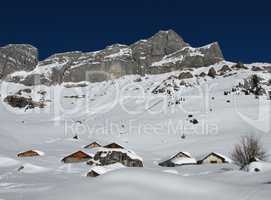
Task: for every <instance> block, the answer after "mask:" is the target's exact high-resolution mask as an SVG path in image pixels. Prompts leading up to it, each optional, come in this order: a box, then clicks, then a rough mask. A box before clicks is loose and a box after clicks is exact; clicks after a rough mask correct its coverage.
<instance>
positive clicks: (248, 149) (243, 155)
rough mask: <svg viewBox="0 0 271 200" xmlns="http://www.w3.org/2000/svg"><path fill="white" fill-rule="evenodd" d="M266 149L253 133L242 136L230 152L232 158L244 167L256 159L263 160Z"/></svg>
mask: <svg viewBox="0 0 271 200" xmlns="http://www.w3.org/2000/svg"><path fill="white" fill-rule="evenodd" d="M266 157H267V154H266V151H265V150H264V147H263V145H262V143H261V141H260V139H259V138H258V137H256V136H254V135H250V136H243V137H242V138H241V140H240V143H239V144H236V145H235V147H234V149H233V152H232V154H231V158H232V160H233V161H234V162H235V163H236V164H237V165H238V166H240V167H241V169H244V168H245V167H246V166H247V165H248V164H250V163H251V162H253V161H255V160H256V159H259V160H265V159H266Z"/></svg>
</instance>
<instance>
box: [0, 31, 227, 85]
mask: <svg viewBox="0 0 271 200" xmlns="http://www.w3.org/2000/svg"><path fill="white" fill-rule="evenodd" d="M26 47H29V49H28V51H18V50H17V51H15V50H14V51H12V52H14V53H13V54H12V55H14V56H13V57H14V60H15V62H17V60H18V62H19V63H23V64H24V65H22V64H21V65H13V66H12V67H9V66H7V67H3V68H4V74H5V75H7V74H10V75H9V76H8V80H10V81H16V82H21V83H23V84H25V85H34V84H47V85H50V84H59V83H62V82H80V81H90V82H97V81H103V80H108V79H115V78H119V77H121V76H123V75H128V74H140V75H144V74H158V73H165V72H170V71H173V70H181V69H183V68H195V67H203V66H209V65H211V64H214V63H217V62H219V61H221V60H223V55H222V52H221V50H220V47H219V45H218V43H212V44H210V45H207V46H204V47H201V48H193V47H191V46H190V45H189V44H188V43H186V42H184V40H183V39H182V38H181V37H180V36H179V35H178V34H177V33H175V32H174V31H172V30H169V31H159V32H158V33H156V34H155V35H154V36H152V37H150V38H149V39H146V40H140V41H138V42H136V43H134V44H131V45H130V46H128V45H121V44H115V45H111V46H108V47H106V48H105V49H103V50H101V51H97V52H86V53H85V52H78V51H76V52H67V53H61V54H55V55H53V56H51V57H49V58H47V59H46V60H44V61H41V62H39V63H38V64H37V51H36V50H35V48H32V49H31V48H30V46H26ZM0 55H1V56H2V54H1V52H0ZM3 55H4V54H3ZM17 55H20V56H17ZM15 56H16V57H15ZM31 58H32V59H31ZM21 60H23V61H21ZM0 63H1V60H0ZM36 64H37V66H36ZM0 66H1V65H0ZM3 66H4V65H3ZM15 66H16V67H15ZM35 66H36V67H35ZM0 69H2V67H1V68H0ZM19 70H20V71H21V70H23V71H25V73H23V72H17V71H19ZM2 71H3V70H2ZM13 72H15V73H13Z"/></svg>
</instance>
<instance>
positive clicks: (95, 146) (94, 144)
mask: <svg viewBox="0 0 271 200" xmlns="http://www.w3.org/2000/svg"><path fill="white" fill-rule="evenodd" d="M97 147H101V145H100V144H99V143H97V142H92V143H90V144H88V145H86V146H84V148H85V149H93V148H97Z"/></svg>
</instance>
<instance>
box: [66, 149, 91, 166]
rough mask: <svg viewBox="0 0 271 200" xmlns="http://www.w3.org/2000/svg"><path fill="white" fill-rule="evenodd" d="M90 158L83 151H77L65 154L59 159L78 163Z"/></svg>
mask: <svg viewBox="0 0 271 200" xmlns="http://www.w3.org/2000/svg"><path fill="white" fill-rule="evenodd" d="M91 158H92V157H91V156H90V155H88V154H86V153H85V152H83V151H77V152H75V153H72V154H71V155H68V156H66V157H65V158H63V159H62V160H61V161H62V162H64V163H78V162H85V161H88V160H89V159H91Z"/></svg>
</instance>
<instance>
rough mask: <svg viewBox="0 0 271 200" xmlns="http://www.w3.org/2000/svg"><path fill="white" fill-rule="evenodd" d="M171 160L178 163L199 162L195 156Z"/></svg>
mask: <svg viewBox="0 0 271 200" xmlns="http://www.w3.org/2000/svg"><path fill="white" fill-rule="evenodd" d="M171 162H172V163H174V164H176V165H185V164H197V161H196V159H195V158H186V157H178V158H173V159H171Z"/></svg>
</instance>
